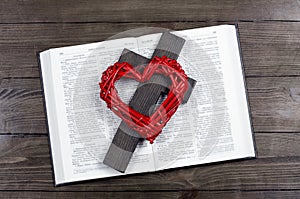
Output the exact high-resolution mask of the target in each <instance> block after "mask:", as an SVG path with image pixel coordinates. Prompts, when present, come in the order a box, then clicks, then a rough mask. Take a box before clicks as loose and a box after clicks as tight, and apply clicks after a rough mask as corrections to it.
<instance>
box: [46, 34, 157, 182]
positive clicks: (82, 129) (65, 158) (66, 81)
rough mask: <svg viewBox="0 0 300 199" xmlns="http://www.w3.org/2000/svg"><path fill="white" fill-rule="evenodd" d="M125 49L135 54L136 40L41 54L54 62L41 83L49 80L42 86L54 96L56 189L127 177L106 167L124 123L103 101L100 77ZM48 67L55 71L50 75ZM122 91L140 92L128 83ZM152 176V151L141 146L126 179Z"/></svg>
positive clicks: (52, 135)
mask: <svg viewBox="0 0 300 199" xmlns="http://www.w3.org/2000/svg"><path fill="white" fill-rule="evenodd" d="M124 48H128V49H130V50H133V51H137V50H138V49H137V41H136V39H134V38H126V39H118V40H112V41H104V42H100V43H94V44H87V45H81V46H72V47H65V48H57V49H52V50H50V51H47V52H44V53H42V54H41V59H42V61H43V58H45V59H46V58H47V57H48V56H50V58H51V66H50V65H49V64H48V65H45V64H44V65H43V64H42V71H43V77H47V76H49V77H50V76H51V78H48V79H47V80H46V79H45V81H44V85H46V86H45V93H46V92H47V91H48V90H52V91H53V92H52V93H51V94H49V95H45V96H46V105H47V114H48V120H50V121H53V122H52V123H49V130H50V139H51V148H52V158H53V163H54V171H55V181H56V184H60V183H66V182H72V181H79V180H87V179H95V178H102V177H109V176H116V175H123V174H122V173H120V172H118V171H115V170H114V169H112V168H110V167H108V166H106V165H104V164H103V163H102V161H103V159H104V156H105V154H106V152H107V150H108V147H109V145H110V144H111V141H112V138H113V136H114V134H115V132H116V130H117V128H118V126H119V124H120V122H121V120H120V119H119V118H118V117H117V116H116V115H114V114H113V112H112V111H110V110H109V109H108V108H107V107H106V104H105V102H104V101H102V100H101V99H100V95H99V91H100V88H99V85H98V83H99V82H100V78H101V73H102V72H103V71H104V70H106V68H107V67H108V66H109V65H111V64H113V63H115V62H116V61H117V60H118V59H119V56H120V55H121V52H122V50H123V49H124ZM47 61H49V59H46V60H44V61H43V62H42V63H45V62H47ZM46 67H51V70H52V71H51V72H50V73H51V74H49V70H47V69H49V68H46ZM51 84H52V89H49V88H48V87H51ZM118 86H119V87H120V89H121V90H122V86H123V87H124V88H126V89H128V90H133V91H134V90H135V89H136V84H126V82H125V83H120V84H119V85H118ZM126 89H123V90H126ZM128 96H129V94H128ZM128 96H127V98H128V99H127V100H129V97H128ZM123 97H124V98H126V96H123ZM125 101H126V99H125ZM51 102H55V104H51ZM153 170H154V162H153V155H152V148H151V146H150V144H149V143H147V142H143V143H141V144H139V145H138V147H137V149H136V150H135V152H134V154H133V157H132V159H131V162H130V164H129V165H128V168H127V171H126V173H125V174H129V173H138V172H146V171H153Z"/></svg>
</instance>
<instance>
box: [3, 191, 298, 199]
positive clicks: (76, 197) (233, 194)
mask: <svg viewBox="0 0 300 199" xmlns="http://www.w3.org/2000/svg"><path fill="white" fill-rule="evenodd" d="M0 193H1V196H2V197H3V198H10V199H16V198H23V199H27V198H28V199H32V198H43V199H48V198H49V199H52V198H64V199H81V198H90V199H98V198H111V199H119V198H136V199H152V198H166V199H168V198H172V199H174V198H179V199H185V198H205V199H224V198H243V199H253V198H260V199H263V198H266V199H269V198H272V199H282V198H298V197H299V195H300V191H250V192H243V191H239V190H237V191H229V192H228V191H226V192H225V191H197V190H193V191H156V192H127V191H126V192H43V191H30V192H29V191H13V192H8V191H2V192H0Z"/></svg>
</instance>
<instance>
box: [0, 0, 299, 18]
mask: <svg viewBox="0 0 300 199" xmlns="http://www.w3.org/2000/svg"><path fill="white" fill-rule="evenodd" d="M299 7H300V6H299V1H298V0H269V1H264V0H258V1H249V0H241V1H239V0H227V1H225V2H220V1H217V0H212V1H204V0H202V1H197V0H191V1H181V0H167V1H148V0H142V1H140V0H133V1H118V0H104V1H97V0H79V1H75V0H70V1H59V0H53V1H46V0H43V1H37V0H32V1H18V0H10V1H4V2H3V3H1V5H0V13H1V15H0V21H1V22H2V23H32V22H43V23H45V22H132V21H134V22H136V21H145V22H152V21H168V22H169V21H232V20H252V21H257V20H299V19H300V12H299V9H300V8H299Z"/></svg>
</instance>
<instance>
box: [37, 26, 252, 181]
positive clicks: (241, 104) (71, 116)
mask: <svg viewBox="0 0 300 199" xmlns="http://www.w3.org/2000/svg"><path fill="white" fill-rule="evenodd" d="M172 34H175V35H178V36H180V37H182V38H184V39H185V40H186V42H185V44H184V46H183V49H182V51H181V53H180V55H179V57H178V62H179V63H180V64H181V66H182V67H183V69H184V70H185V72H186V73H187V75H188V76H189V77H192V78H193V79H195V80H196V81H197V85H196V86H195V88H194V90H193V93H192V94H191V96H190V99H189V101H188V102H187V103H186V104H184V105H181V106H179V108H178V110H177V112H176V113H175V114H174V116H173V117H172V118H171V120H170V121H169V122H168V123H167V125H166V126H165V127H164V128H163V132H162V134H161V135H159V137H157V139H156V140H155V142H154V144H150V143H149V142H147V141H142V142H140V143H139V144H138V146H137V148H136V149H135V151H134V153H133V156H132V158H131V160H130V163H129V165H128V167H127V170H126V172H125V173H120V172H118V171H116V170H114V169H112V168H110V167H108V166H106V165H104V164H103V159H104V157H105V154H106V152H107V150H108V148H109V146H110V144H111V142H112V138H113V136H114V134H115V132H116V129H117V128H118V126H119V124H120V122H121V119H120V118H118V117H117V116H116V115H114V114H113V113H112V112H111V111H110V110H109V109H108V108H107V107H106V104H105V102H103V101H101V99H100V98H99V86H98V83H99V81H100V78H101V73H102V72H103V71H104V70H105V69H106V68H107V67H108V66H109V65H112V64H113V63H115V62H116V61H117V60H118V59H119V57H120V55H121V53H122V51H123V49H124V48H126V49H129V50H130V51H133V52H136V53H138V54H140V55H142V56H145V57H147V58H150V57H151V55H152V52H153V50H154V49H155V47H156V45H157V43H158V41H159V39H160V37H161V33H158V34H150V35H144V36H140V37H136V38H135V37H129V38H122V39H116V40H108V41H103V42H98V43H91V44H85V45H78V46H70V47H63V48H55V49H50V50H47V51H44V52H41V53H40V55H39V59H40V66H41V71H42V79H43V88H44V95H45V104H46V110H47V120H48V127H49V137H50V143H51V153H52V161H53V168H54V174H55V175H54V176H55V183H56V184H63V183H68V182H74V181H81V180H89V179H96V178H104V177H111V176H118V175H126V174H133V173H141V172H152V171H158V170H164V169H169V168H176V167H183V166H189V165H198V164H205V163H212V162H219V161H226V160H233V159H241V158H251V157H255V156H256V153H255V146H254V139H253V132H252V127H251V119H250V115H249V106H248V102H247V93H246V87H245V80H244V74H243V68H242V61H241V56H240V48H239V42H238V34H237V30H236V27H235V26H233V25H221V26H214V27H207V28H197V29H190V30H182V31H174V32H172ZM116 84H117V85H116V86H117V88H118V91H119V95H120V96H121V98H122V100H123V101H124V102H126V103H128V102H129V101H130V99H131V97H132V95H133V94H134V91H135V89H136V87H137V86H138V82H134V81H132V80H126V79H121V80H120V81H118V82H117V83H116ZM161 100H163V99H161Z"/></svg>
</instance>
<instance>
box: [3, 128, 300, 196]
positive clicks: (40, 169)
mask: <svg viewBox="0 0 300 199" xmlns="http://www.w3.org/2000/svg"><path fill="white" fill-rule="evenodd" d="M256 142H257V147H258V156H259V159H253V160H243V161H234V162H229V163H219V164H212V165H202V166H193V167H186V168H180V169H173V170H168V171H161V172H156V173H149V174H138V175H130V176H123V177H116V178H110V179H99V180H95V181H93V182H85V183H83V182H81V183H78V184H74V185H68V186H61V187H57V188H54V187H53V177H52V166H51V163H50V155H49V148H48V138H47V137H46V136H42V137H40V136H30V137H27V136H26V137H23V136H3V135H2V136H0V151H1V161H0V190H11V189H13V190H40V191H42V190H49V191H50V190H52V191H54V190H56V191H122V190H131V191H143V190H148V191H149V190H157V191H159V190H174V191H176V190H232V189H240V190H253V189H254V190H272V189H273V188H274V187H276V188H277V189H282V190H284V189H299V188H300V181H299V177H300V175H299V172H298V171H299V169H300V156H299V153H298V151H299V150H300V146H299V142H300V134H296V133H285V134H280V133H272V134H270V133H257V134H256ZM277 179H280V181H278V180H277Z"/></svg>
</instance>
